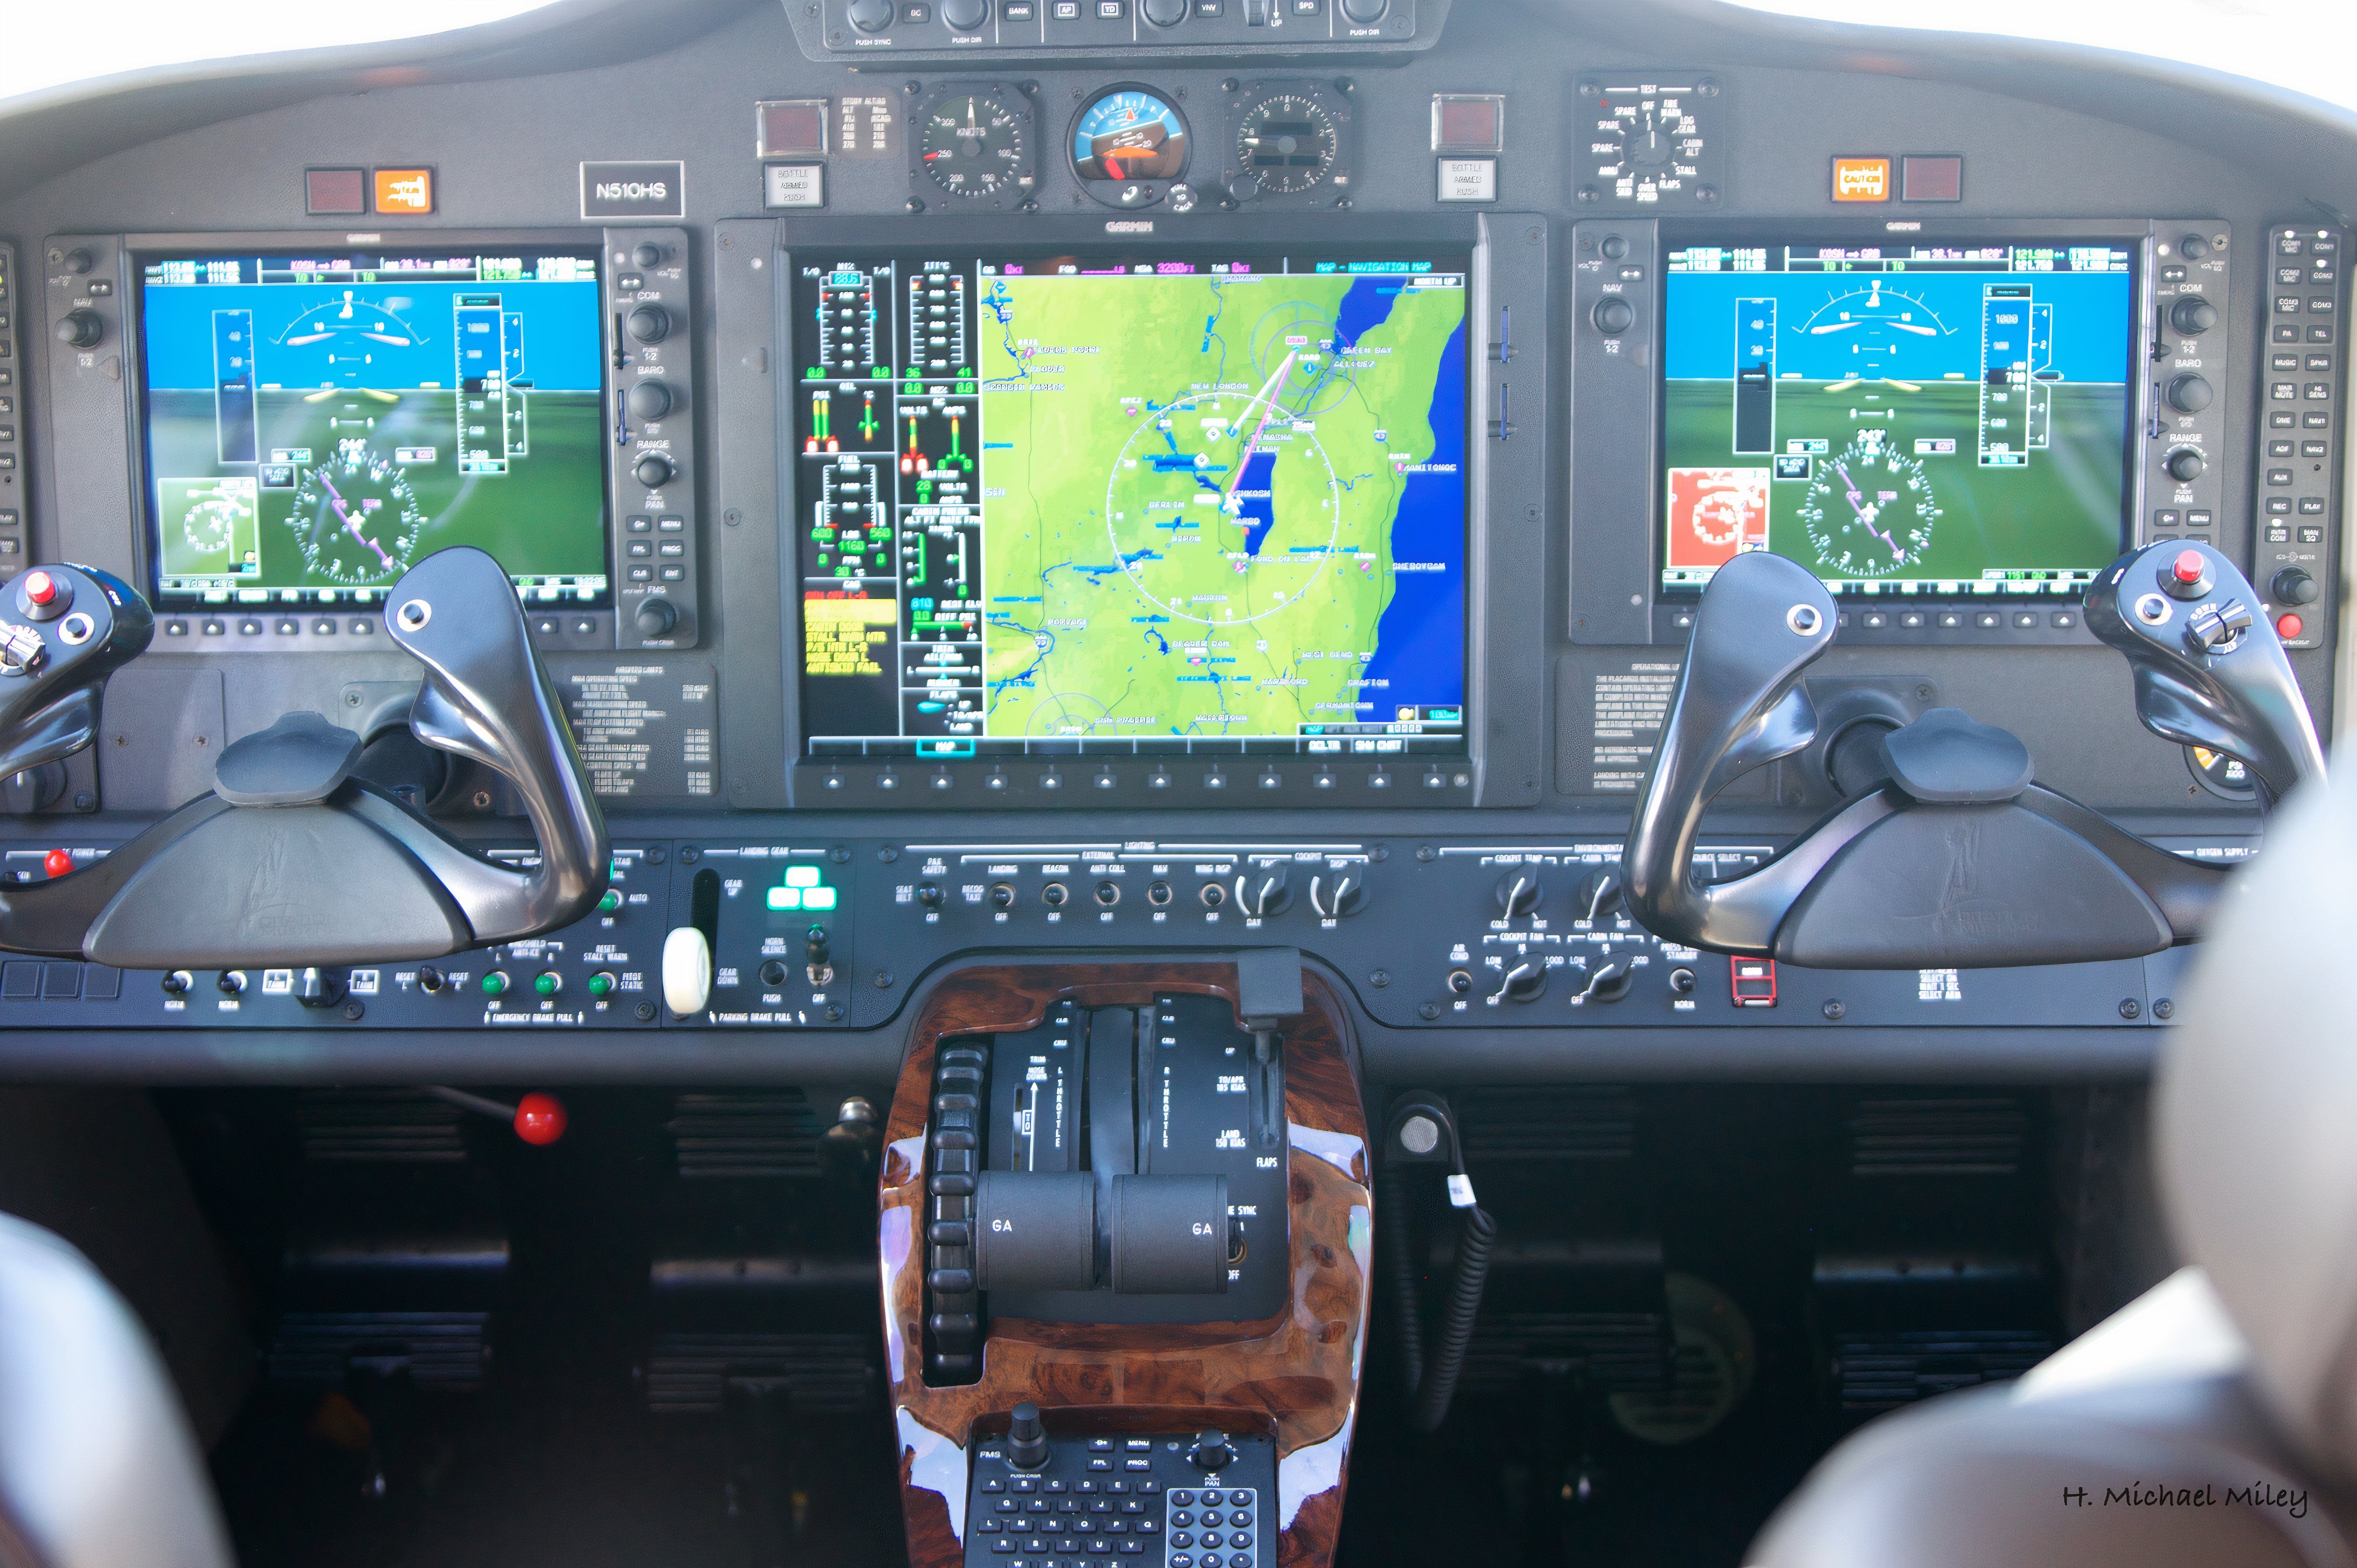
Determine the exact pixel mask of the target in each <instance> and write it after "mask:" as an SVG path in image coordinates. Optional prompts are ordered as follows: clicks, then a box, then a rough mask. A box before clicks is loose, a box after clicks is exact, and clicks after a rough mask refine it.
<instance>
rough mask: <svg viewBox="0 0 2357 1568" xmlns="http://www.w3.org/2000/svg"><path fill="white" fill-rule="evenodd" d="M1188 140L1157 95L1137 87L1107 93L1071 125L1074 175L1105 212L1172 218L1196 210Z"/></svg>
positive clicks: (1182, 122)
mask: <svg viewBox="0 0 2357 1568" xmlns="http://www.w3.org/2000/svg"><path fill="white" fill-rule="evenodd" d="M1189 142H1190V138H1189V136H1188V134H1187V120H1186V117H1185V116H1184V115H1182V114H1180V113H1179V110H1178V108H1177V107H1176V106H1175V105H1173V104H1172V103H1171V102H1169V100H1168V99H1167V98H1165V97H1164V96H1163V95H1162V94H1161V93H1160V92H1159V91H1156V90H1155V89H1153V88H1151V87H1144V86H1140V85H1139V84H1138V83H1136V82H1134V81H1125V82H1120V83H1116V84H1115V85H1114V86H1112V87H1108V88H1106V89H1105V90H1104V91H1102V92H1100V93H1098V94H1097V95H1096V96H1095V97H1093V98H1092V99H1090V100H1089V101H1088V102H1086V103H1084V104H1082V106H1081V112H1080V114H1079V115H1078V116H1077V117H1076V118H1075V119H1074V120H1073V121H1072V173H1073V174H1074V175H1075V176H1076V177H1078V178H1079V179H1080V182H1081V188H1082V190H1085V191H1087V192H1088V193H1089V194H1090V195H1091V196H1092V197H1094V198H1095V199H1097V200H1099V201H1102V202H1103V203H1104V204H1105V205H1106V206H1107V207H1125V208H1137V207H1152V206H1154V205H1156V204H1157V203H1158V202H1161V201H1164V200H1168V202H1169V203H1170V209H1171V210H1172V211H1174V212H1185V211H1188V210H1189V209H1192V208H1193V207H1194V205H1195V193H1194V191H1193V190H1192V189H1191V188H1189V186H1188V185H1187V184H1186V178H1187V155H1188V151H1189Z"/></svg>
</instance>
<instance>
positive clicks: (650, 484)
mask: <svg viewBox="0 0 2357 1568" xmlns="http://www.w3.org/2000/svg"><path fill="white" fill-rule="evenodd" d="M630 472H631V473H633V474H635V475H637V476H638V480H639V483H640V484H642V485H644V486H646V488H647V489H651V490H659V489H662V488H663V487H664V486H665V485H667V484H669V483H671V481H672V478H673V475H675V474H677V473H678V472H679V470H678V469H677V468H674V467H672V464H671V459H670V458H668V457H666V456H663V455H662V453H660V452H650V453H648V454H647V455H646V456H643V457H641V458H640V459H639V461H638V466H637V467H634V468H632V469H631V470H630Z"/></svg>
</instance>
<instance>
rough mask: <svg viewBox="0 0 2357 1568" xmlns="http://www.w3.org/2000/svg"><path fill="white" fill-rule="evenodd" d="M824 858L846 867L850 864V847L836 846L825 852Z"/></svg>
mask: <svg viewBox="0 0 2357 1568" xmlns="http://www.w3.org/2000/svg"><path fill="white" fill-rule="evenodd" d="M826 857H827V859H829V860H831V861H833V862H834V864H835V865H850V864H851V846H850V845H849V844H845V843H839V844H836V845H835V846H834V848H833V849H831V850H828V851H827V852H826Z"/></svg>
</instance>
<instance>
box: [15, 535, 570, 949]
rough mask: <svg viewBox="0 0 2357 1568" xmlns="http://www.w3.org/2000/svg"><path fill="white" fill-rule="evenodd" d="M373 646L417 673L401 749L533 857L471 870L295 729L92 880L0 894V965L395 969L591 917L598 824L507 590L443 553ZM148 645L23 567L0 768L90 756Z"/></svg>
mask: <svg viewBox="0 0 2357 1568" xmlns="http://www.w3.org/2000/svg"><path fill="white" fill-rule="evenodd" d="M28 585H30V586H28ZM45 592H46V593H51V594H52V595H53V598H52V599H48V600H44V599H42V598H41V597H40V595H41V594H43V593H45ZM385 626H386V629H387V630H388V631H390V632H391V634H392V636H393V641H394V642H395V643H396V644H397V645H398V646H399V647H400V648H401V649H402V650H403V651H404V652H406V653H408V654H409V655H410V656H412V657H413V658H414V659H416V660H418V662H419V663H421V664H423V665H424V666H425V682H424V684H423V686H422V687H421V688H420V690H419V692H418V694H417V701H416V703H415V704H414V706H413V707H412V708H411V710H410V715H409V727H410V731H411V733H412V734H413V735H414V736H416V738H417V739H418V740H419V741H421V742H422V743H424V744H425V745H426V746H432V747H435V748H436V749H437V750H441V751H447V752H454V753H456V754H457V755H458V756H461V757H469V758H472V759H473V760H475V761H477V762H479V763H481V764H483V765H484V766H485V767H487V768H491V769H492V770H494V771H495V772H497V773H499V774H500V775H501V776H502V777H503V778H505V779H507V781H508V782H509V783H510V784H511V785H512V786H513V787H514V789H515V791H516V794H517V795H518V796H519V797H520V798H521V799H522V802H523V808H524V813H525V816H526V817H527V819H528V820H529V821H530V822H531V823H532V829H533V837H534V838H535V839H537V840H538V841H539V854H538V855H537V856H536V857H533V858H532V859H530V860H528V861H527V862H525V863H524V864H522V865H505V864H502V863H500V862H496V861H491V860H487V859H484V858H483V857H481V856H480V855H478V854H475V853H474V852H473V851H471V850H469V849H468V848H466V847H464V846H463V845H461V844H459V843H457V842H456V841H455V840H453V839H450V838H448V837H447V836H445V835H444V834H443V833H442V832H441V831H440V830H439V829H437V828H436V827H435V825H434V824H433V823H432V822H429V821H428V820H427V819H426V818H425V817H424V816H423V815H421V814H420V813H419V812H418V811H415V810H414V809H413V808H412V807H411V806H409V805H408V804H407V803H406V802H405V801H404V800H402V799H400V798H398V797H397V796H395V795H394V794H393V793H391V792H388V791H387V790H385V789H382V788H380V787H378V786H377V785H375V784H373V783H371V782H370V781H369V780H368V779H365V778H363V777H356V776H355V769H356V768H358V767H359V765H360V763H361V737H360V736H357V735H354V734H353V733H352V732H350V730H345V729H340V728H339V727H337V726H336V725H332V724H330V723H328V721H327V720H326V719H325V718H323V717H321V716H320V715H319V714H314V713H295V714H286V715H285V717H283V718H281V719H280V720H279V721H278V722H277V723H276V724H274V725H271V726H270V727H269V728H268V729H266V730H262V731H260V732H258V733H256V734H253V735H249V736H243V737H242V738H240V739H238V740H236V741H234V742H232V743H231V744H230V745H229V746H225V747H223V748H222V751H221V757H220V760H219V761H218V762H217V763H216V764H215V767H214V788H213V790H212V792H211V793H210V794H208V795H204V796H202V797H200V798H199V799H197V800H191V801H190V802H188V804H187V805H185V806H182V807H181V808H179V810H178V811H174V812H173V813H171V815H169V816H167V817H166V818H165V819H164V820H163V821H161V822H157V823H156V825H155V826H154V827H151V828H149V829H148V830H147V831H146V832H144V833H142V834H140V835H139V837H137V838H136V839H134V840H133V841H132V842H131V843H128V844H125V845H124V847H123V848H121V849H119V850H117V851H115V852H114V853H113V854H111V855H108V856H107V857H106V858H105V859H103V860H101V861H98V862H96V863H94V864H93V865H88V866H84V867H82V868H81V869H79V870H76V871H74V872H72V873H70V874H69V875H65V876H61V877H56V878H52V879H51V880H49V881H47V882H38V883H33V884H30V885H28V886H5V887H0V949H5V950H8V951H12V952H30V953H43V954H48V955H53V956H57V957H85V958H89V959H91V960H94V961H97V962H100V963H106V964H113V965H115V966H116V967H118V968H123V969H180V968H192V969H193V968H235V967H250V968H263V967H276V966H287V967H293V966H307V965H315V964H316V965H326V964H349V963H355V962H364V961H403V960H412V959H425V958H435V957H438V956H440V955H442V954H445V953H452V952H457V951H460V950H463V949H467V948H474V947H488V946H490V945H492V944H494V943H498V942H508V941H516V940H522V939H523V938H526V937H532V936H537V935H539V934H540V933H541V932H543V931H547V930H552V929H555V928H556V927H558V926H562V925H565V924H567V923H569V922H571V921H573V920H576V919H579V918H581V917H583V916H585V915H587V914H588V913H589V911H590V909H591V908H593V907H594V906H595V905H596V904H597V900H598V898H599V897H601V896H602V895H603V894H604V893H605V891H606V883H607V877H608V869H609V846H608V842H607V838H606V823H605V819H604V818H603V817H602V816H601V815H600V814H599V812H598V810H597V800H596V798H595V797H594V796H593V795H592V794H591V792H590V788H589V780H588V778H587V775H586V774H585V773H584V772H583V771H582V768H581V759H580V757H579V756H578V755H577V754H576V751H575V750H574V746H573V736H572V733H571V731H570V730H569V729H568V727H567V726H566V724H565V710H564V706H563V704H562V703H560V702H559V701H558V698H557V694H556V689H555V687H554V685H553V684H552V683H551V682H550V681H549V678H548V673H547V671H545V670H544V669H542V668H541V664H540V660H539V658H538V657H537V656H536V655H535V654H534V653H533V649H532V640H531V638H530V636H529V635H528V634H527V632H526V630H525V627H524V619H523V611H522V607H521V606H519V605H518V603H517V601H516V594H515V589H514V588H513V586H511V585H510V583H509V581H508V577H507V574H506V573H505V572H503V571H501V570H500V564H499V563H498V562H496V561H494V560H492V559H491V557H490V556H489V555H487V554H485V553H482V552H481V551H479V550H474V549H467V548H458V549H451V550H444V551H440V552H438V553H436V554H433V555H430V556H428V557H427V558H426V559H425V560H424V561H421V562H419V563H418V564H416V565H414V566H413V567H411V568H410V569H409V571H408V572H407V573H406V574H405V575H403V577H402V579H401V580H400V581H399V582H398V583H396V584H394V585H393V589H392V592H391V594H390V595H389V596H388V597H387V599H386V601H385ZM153 630H154V622H153V620H152V618H151V617H150V616H149V614H148V610H147V607H146V605H145V603H144V602H143V601H142V600H141V599H140V597H139V596H138V595H136V594H135V593H134V592H132V590H131V589H130V588H129V587H127V586H125V585H124V584H123V583H121V582H120V581H118V580H116V579H115V578H113V577H112V576H109V575H107V574H105V573H103V572H97V571H92V570H91V569H89V568H86V567H79V566H49V567H41V568H36V569H35V570H33V571H29V572H27V573H25V574H24V575H21V576H19V577H18V578H17V579H16V583H15V585H13V586H12V587H11V588H10V589H8V590H5V592H0V769H15V768H28V767H33V766H37V765H38V763H40V762H43V761H48V760H51V759H53V758H55V757H62V756H65V755H68V754H70V753H71V752H73V751H76V750H79V749H80V748H81V746H87V745H89V744H90V741H91V737H92V736H94V735H95V733H96V727H97V725H96V715H97V702H98V693H100V691H101V690H102V688H103V687H104V685H105V682H106V678H107V676H108V675H110V674H111V673H113V671H115V670H116V669H118V668H120V667H121V666H122V665H124V664H125V663H127V662H129V661H130V660H132V659H134V658H135V657H137V656H138V654H139V653H140V652H141V651H142V650H145V648H146V646H147V642H148V639H149V638H150V637H151V636H152V635H153ZM0 776H5V775H0Z"/></svg>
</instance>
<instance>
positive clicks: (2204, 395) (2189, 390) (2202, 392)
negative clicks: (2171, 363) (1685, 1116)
mask: <svg viewBox="0 0 2357 1568" xmlns="http://www.w3.org/2000/svg"><path fill="white" fill-rule="evenodd" d="M2209 406H2210V383H2209V382H2208V381H2205V380H2203V379H2202V378H2201V377H2200V376H2197V375H2194V374H2193V373H2192V372H2190V371H2188V372H2187V373H2186V374H2184V375H2181V376H2173V377H2171V378H2170V379H2169V407H2171V408H2173V409H2175V410H2177V412H2178V413H2201V411H2202V410H2203V409H2205V408H2208V407H2209Z"/></svg>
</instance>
